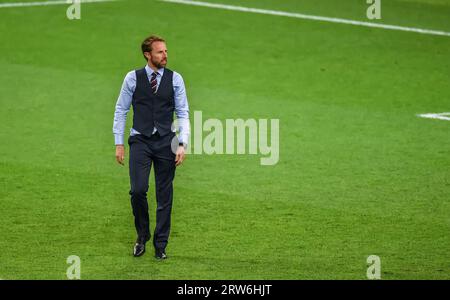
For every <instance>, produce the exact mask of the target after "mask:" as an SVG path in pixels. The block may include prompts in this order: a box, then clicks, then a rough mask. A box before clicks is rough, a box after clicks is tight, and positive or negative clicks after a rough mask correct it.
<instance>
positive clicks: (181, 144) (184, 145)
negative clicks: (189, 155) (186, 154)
mask: <svg viewBox="0 0 450 300" xmlns="http://www.w3.org/2000/svg"><path fill="white" fill-rule="evenodd" d="M178 146H183V147H184V148H186V144H185V143H181V142H180V143H178Z"/></svg>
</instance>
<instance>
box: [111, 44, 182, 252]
mask: <svg viewBox="0 0 450 300" xmlns="http://www.w3.org/2000/svg"><path fill="white" fill-rule="evenodd" d="M141 48H142V53H143V55H144V58H145V60H146V61H147V64H146V65H145V67H144V68H142V69H138V70H135V71H131V72H129V73H128V74H127V75H126V76H125V79H124V81H123V85H122V89H121V91H120V95H119V99H118V100H117V103H116V110H115V113H114V125H113V133H114V137H115V144H116V160H117V162H118V163H119V164H121V165H123V164H124V159H125V147H124V130H125V124H126V116H127V113H128V111H129V110H130V106H131V105H133V125H132V128H131V130H130V137H129V138H128V145H129V146H130V160H129V171H130V185H131V189H130V195H131V206H132V209H133V215H134V224H135V227H136V232H137V240H136V243H135V245H134V247H133V255H134V256H135V257H138V256H141V255H142V254H144V252H145V244H146V242H147V241H149V240H150V237H151V234H150V222H149V214H148V202H147V191H148V181H149V175H150V169H151V166H152V165H153V167H154V173H155V188H156V201H157V210H156V226H155V231H154V234H153V245H154V247H155V257H156V258H158V259H166V258H167V255H166V246H167V244H168V239H169V233H170V216H171V211H172V198H173V185H172V183H173V180H174V177H175V169H176V167H177V166H179V165H180V164H181V163H182V162H183V161H184V159H185V147H186V143H187V141H188V137H189V134H190V128H189V106H188V101H187V97H186V90H185V86H184V82H183V78H182V77H181V75H180V74H178V73H177V72H175V71H171V70H169V69H167V68H166V64H167V47H166V43H165V40H164V39H162V38H161V37H158V36H154V35H152V36H150V37H148V38H146V39H145V40H144V41H143V42H142V45H141ZM174 112H175V114H176V117H177V121H178V126H179V136H178V137H177V136H176V134H175V130H174V128H173V125H172V123H173V114H174Z"/></svg>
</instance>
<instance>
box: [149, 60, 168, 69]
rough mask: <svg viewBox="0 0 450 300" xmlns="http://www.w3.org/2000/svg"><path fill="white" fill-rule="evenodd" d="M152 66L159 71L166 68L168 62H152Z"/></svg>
mask: <svg viewBox="0 0 450 300" xmlns="http://www.w3.org/2000/svg"><path fill="white" fill-rule="evenodd" d="M152 64H153V65H154V66H155V67H157V68H158V69H161V68H164V67H165V66H166V65H167V60H162V61H160V62H156V61H153V60H152Z"/></svg>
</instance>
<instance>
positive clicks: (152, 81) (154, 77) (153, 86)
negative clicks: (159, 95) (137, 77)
mask: <svg viewBox="0 0 450 300" xmlns="http://www.w3.org/2000/svg"><path fill="white" fill-rule="evenodd" d="M156 75H157V73H156V72H153V74H152V78H151V79H150V85H151V86H152V91H153V94H156V89H157V87H158V81H157V80H156Z"/></svg>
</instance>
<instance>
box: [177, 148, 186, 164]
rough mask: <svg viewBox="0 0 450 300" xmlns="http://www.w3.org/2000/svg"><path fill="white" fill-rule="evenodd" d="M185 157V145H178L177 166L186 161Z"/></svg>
mask: <svg viewBox="0 0 450 300" xmlns="http://www.w3.org/2000/svg"><path fill="white" fill-rule="evenodd" d="M184 158H185V155H184V146H178V149H177V153H176V156H175V166H177V167H178V166H179V165H181V164H182V163H183V161H184Z"/></svg>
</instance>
